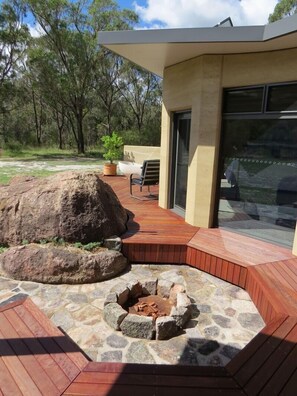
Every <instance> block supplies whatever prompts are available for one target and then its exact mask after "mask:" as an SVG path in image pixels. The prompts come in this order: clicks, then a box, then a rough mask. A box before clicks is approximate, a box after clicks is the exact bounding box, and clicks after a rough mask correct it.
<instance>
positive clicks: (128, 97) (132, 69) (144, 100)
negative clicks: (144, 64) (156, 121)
mask: <svg viewBox="0 0 297 396" xmlns="http://www.w3.org/2000/svg"><path fill="white" fill-rule="evenodd" d="M118 86H119V89H120V91H121V94H122V96H123V97H124V99H125V101H126V102H127V104H128V106H129V107H130V110H131V112H132V117H133V118H134V119H135V120H136V127H137V129H138V132H139V133H141V132H142V129H143V126H144V123H145V118H146V116H147V115H148V114H149V113H150V112H149V108H150V106H151V105H155V104H156V103H155V101H158V100H159V99H160V90H161V88H160V79H159V78H158V77H156V76H155V75H154V74H152V73H149V72H147V71H145V70H143V69H141V68H139V67H137V66H133V65H132V64H131V63H130V62H126V66H125V73H124V74H123V76H122V78H121V79H119V81H118ZM159 105H160V103H159Z"/></svg>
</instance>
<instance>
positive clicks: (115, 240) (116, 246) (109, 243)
mask: <svg viewBox="0 0 297 396" xmlns="http://www.w3.org/2000/svg"><path fill="white" fill-rule="evenodd" d="M103 246H104V247H106V248H107V249H110V250H116V251H118V252H120V251H121V250H122V240H121V238H120V237H118V236H117V235H113V236H111V237H109V238H106V239H104V242H103Z"/></svg>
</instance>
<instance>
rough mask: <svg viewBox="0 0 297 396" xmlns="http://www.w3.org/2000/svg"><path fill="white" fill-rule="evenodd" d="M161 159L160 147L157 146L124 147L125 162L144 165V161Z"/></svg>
mask: <svg viewBox="0 0 297 396" xmlns="http://www.w3.org/2000/svg"><path fill="white" fill-rule="evenodd" d="M148 159H160V147H156V146H128V145H125V146H124V160H125V161H133V162H136V163H138V164H142V163H143V161H144V160H148Z"/></svg>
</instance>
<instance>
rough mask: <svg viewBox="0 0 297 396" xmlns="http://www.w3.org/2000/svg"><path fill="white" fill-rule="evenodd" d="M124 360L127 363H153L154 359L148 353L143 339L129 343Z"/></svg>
mask: <svg viewBox="0 0 297 396" xmlns="http://www.w3.org/2000/svg"><path fill="white" fill-rule="evenodd" d="M126 360H127V362H128V363H142V364H143V363H147V364H154V363H155V359H154V358H153V356H152V355H151V354H150V352H149V350H148V349H147V347H146V346H145V345H144V343H143V341H136V342H132V343H131V345H130V346H129V349H128V351H127V355H126Z"/></svg>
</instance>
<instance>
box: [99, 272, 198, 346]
mask: <svg viewBox="0 0 297 396" xmlns="http://www.w3.org/2000/svg"><path fill="white" fill-rule="evenodd" d="M190 306H191V300H190V298H189V297H188V295H187V294H186V290H185V288H184V287H183V286H182V285H180V284H175V283H173V282H171V281H166V280H159V281H158V280H157V279H149V280H146V281H145V282H142V283H140V282H138V281H135V282H131V283H129V284H127V285H121V286H120V287H118V288H117V290H116V291H115V292H113V293H111V294H109V295H108V296H107V298H106V300H105V302H104V319H105V321H106V322H107V323H108V324H109V326H111V327H112V328H113V329H115V330H121V331H122V333H123V334H124V335H126V336H128V337H134V338H145V339H149V340H152V339H156V340H167V339H169V338H171V337H173V336H175V335H177V334H178V333H180V331H181V330H182V328H183V327H184V325H185V324H186V323H187V322H188V320H189V319H190V318H191V310H190Z"/></svg>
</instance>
